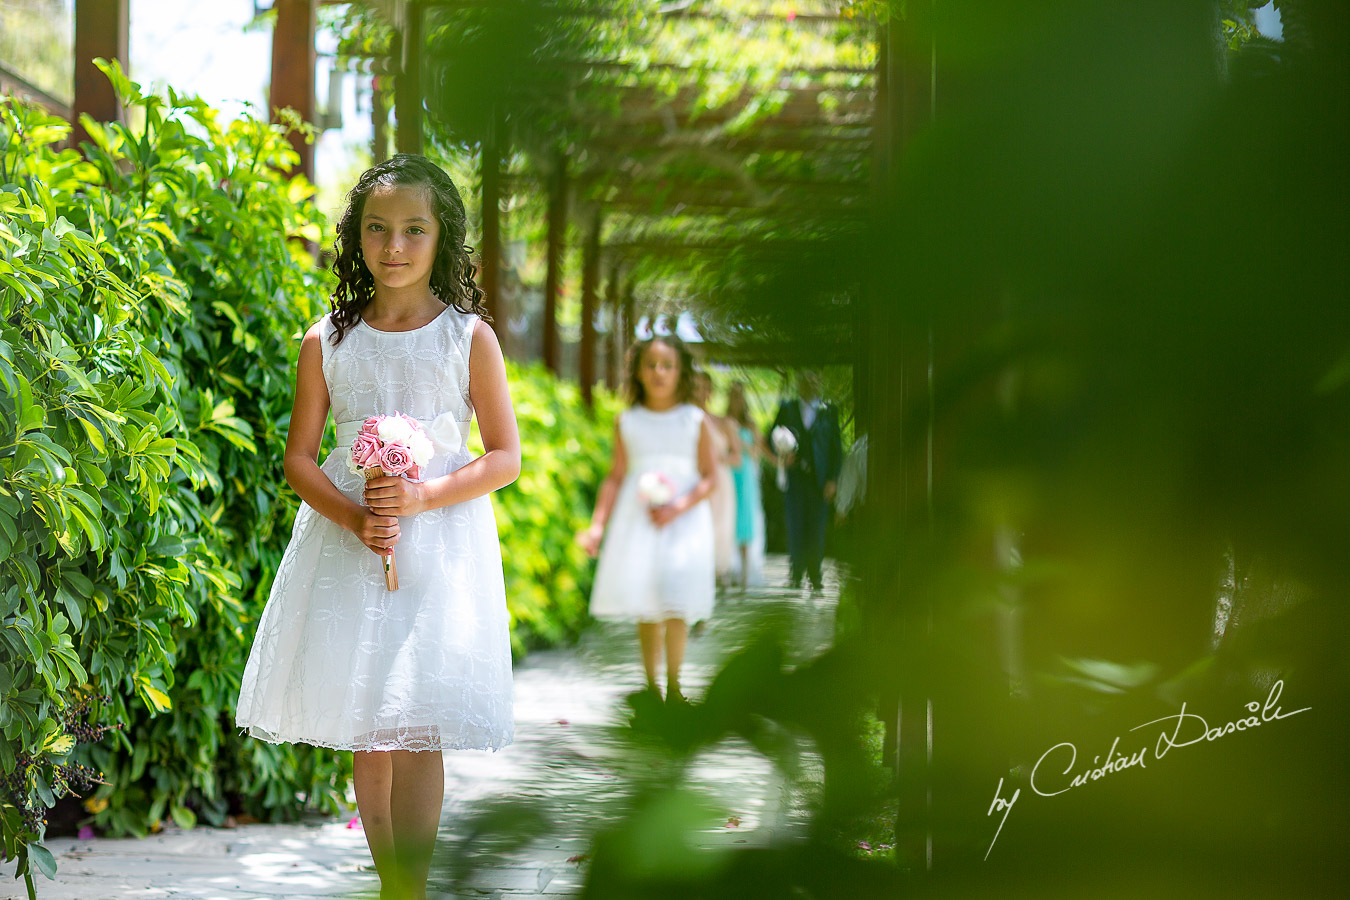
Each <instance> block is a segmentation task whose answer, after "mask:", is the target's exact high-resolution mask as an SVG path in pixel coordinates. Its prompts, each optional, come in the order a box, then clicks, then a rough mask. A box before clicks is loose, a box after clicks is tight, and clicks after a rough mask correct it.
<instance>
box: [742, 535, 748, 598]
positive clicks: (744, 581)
mask: <svg viewBox="0 0 1350 900" xmlns="http://www.w3.org/2000/svg"><path fill="white" fill-rule="evenodd" d="M748 590H750V545H749V544H741V593H742V594H744V593H745V592H746V591H748Z"/></svg>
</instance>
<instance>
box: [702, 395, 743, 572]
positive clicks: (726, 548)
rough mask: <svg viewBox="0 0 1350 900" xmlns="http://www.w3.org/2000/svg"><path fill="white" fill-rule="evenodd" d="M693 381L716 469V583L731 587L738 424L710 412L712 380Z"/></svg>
mask: <svg viewBox="0 0 1350 900" xmlns="http://www.w3.org/2000/svg"><path fill="white" fill-rule="evenodd" d="M694 378H695V381H694V404H695V405H696V406H698V407H699V408H700V409H702V410H703V412H704V414H705V415H706V416H707V417H708V424H709V425H710V426H711V427H710V429H709V430H710V432H711V434H712V440H713V458H714V461H715V462H716V465H717V483H716V486H715V487H714V488H713V493H712V498H711V500H712V516H713V549H714V557H715V565H716V570H717V583H718V584H719V585H727V584H730V583H731V580H732V577H733V574H734V572H735V565H736V563H735V559H736V480H735V477H734V476H733V474H732V469H733V467H735V466H737V465H739V464H740V459H741V439H740V438H739V437H738V436H737V434H736V423H735V422H733V421H731V420H730V419H729V418H727V417H724V416H719V415H716V414H715V413H713V411H712V410H711V409H709V403H710V401H711V400H712V376H711V375H709V374H708V373H707V372H698V373H697V374H696V375H695V376H694Z"/></svg>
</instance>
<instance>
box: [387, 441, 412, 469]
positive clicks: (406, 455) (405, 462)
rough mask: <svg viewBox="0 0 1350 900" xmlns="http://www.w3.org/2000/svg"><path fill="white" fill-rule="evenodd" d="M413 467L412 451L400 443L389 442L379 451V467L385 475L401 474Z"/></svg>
mask: <svg viewBox="0 0 1350 900" xmlns="http://www.w3.org/2000/svg"><path fill="white" fill-rule="evenodd" d="M412 467H413V456H412V452H411V451H410V450H409V449H408V448H407V447H404V446H403V445H402V444H390V445H389V446H388V447H385V448H384V449H383V450H381V451H380V468H381V469H384V474H386V475H402V474H403V473H404V472H406V471H408V470H409V469H411V468H412Z"/></svg>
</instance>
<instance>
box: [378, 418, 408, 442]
mask: <svg viewBox="0 0 1350 900" xmlns="http://www.w3.org/2000/svg"><path fill="white" fill-rule="evenodd" d="M375 433H376V434H378V435H379V436H380V440H381V441H383V442H384V443H386V444H390V443H406V442H407V440H408V437H409V436H410V435H411V434H412V433H413V427H412V426H411V425H409V424H408V422H407V420H405V419H403V418H402V417H400V416H387V417H386V418H385V419H384V420H383V421H382V422H380V424H379V425H377V426H375Z"/></svg>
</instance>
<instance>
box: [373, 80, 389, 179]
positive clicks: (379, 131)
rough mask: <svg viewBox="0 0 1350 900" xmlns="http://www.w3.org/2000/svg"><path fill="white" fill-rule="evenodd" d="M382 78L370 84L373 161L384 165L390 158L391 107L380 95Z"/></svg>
mask: <svg viewBox="0 0 1350 900" xmlns="http://www.w3.org/2000/svg"><path fill="white" fill-rule="evenodd" d="M380 82H381V76H378V75H377V76H376V77H375V78H374V79H373V80H372V81H371V83H370V124H371V126H372V131H373V135H372V138H371V153H370V155H371V160H372V161H373V162H377V163H382V162H384V161H385V160H386V159H388V158H389V107H387V106H385V104H384V95H383V94H381V93H380V88H382V87H383V85H382V84H381V83H380Z"/></svg>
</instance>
